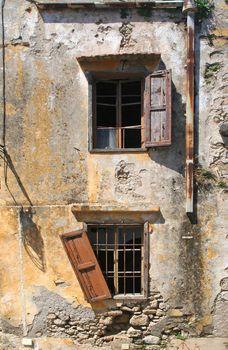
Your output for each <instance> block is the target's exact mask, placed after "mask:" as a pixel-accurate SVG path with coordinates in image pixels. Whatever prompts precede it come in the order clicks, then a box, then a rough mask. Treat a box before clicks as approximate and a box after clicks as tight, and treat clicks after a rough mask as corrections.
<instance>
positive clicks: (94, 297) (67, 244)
mask: <svg viewBox="0 0 228 350" xmlns="http://www.w3.org/2000/svg"><path fill="white" fill-rule="evenodd" d="M61 240H62V243H63V245H64V248H65V250H66V253H67V255H68V258H69V260H70V262H71V265H72V267H73V269H74V272H75V274H76V276H77V278H78V280H79V283H80V285H81V288H82V290H83V291H84V293H85V296H86V299H87V300H88V301H89V302H94V301H99V300H104V299H109V298H111V294H110V292H109V289H108V286H107V284H106V281H105V279H104V276H103V274H102V272H101V269H100V266H99V264H98V262H97V259H96V257H95V254H94V252H93V249H92V247H91V245H90V242H89V239H88V237H87V234H86V232H85V230H78V231H73V232H68V233H64V234H62V235H61Z"/></svg>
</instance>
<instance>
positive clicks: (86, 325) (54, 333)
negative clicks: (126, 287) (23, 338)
mask: <svg viewBox="0 0 228 350" xmlns="http://www.w3.org/2000/svg"><path fill="white" fill-rule="evenodd" d="M167 312H168V313H167ZM169 314H170V315H171V316H168V315H169ZM181 316H183V314H182V312H181V310H178V309H172V310H168V306H167V305H166V304H165V303H164V300H163V297H162V295H161V294H160V293H158V292H154V293H152V294H151V296H150V297H149V300H148V301H138V300H134V301H125V302H124V301H123V302H119V303H118V302H117V303H116V307H114V306H113V307H109V310H108V311H106V312H102V313H98V314H97V315H96V316H95V317H94V319H93V320H88V322H84V321H83V318H82V319H81V320H78V319H76V318H75V316H74V315H71V314H70V315H69V314H67V313H66V312H65V311H64V310H59V311H57V312H55V313H52V312H51V313H49V314H48V315H47V335H48V336H51V337H71V338H73V339H75V340H77V342H78V343H81V344H90V345H96V346H103V345H105V344H107V343H109V342H112V341H113V340H115V339H116V338H118V337H121V339H122V341H123V340H124V339H125V340H124V341H125V342H127V343H131V344H132V346H134V345H135V346H136V348H137V345H140V344H141V345H142V344H144V346H145V348H147V346H148V349H149V348H150V347H149V346H150V345H157V344H161V343H164V342H165V341H166V339H167V338H168V335H169V334H173V333H180V332H181V330H182V331H183V324H182V322H183V320H184V318H183V317H181ZM186 327H187V326H185V328H186ZM38 335H39V334H38ZM131 348H134V347H131Z"/></svg>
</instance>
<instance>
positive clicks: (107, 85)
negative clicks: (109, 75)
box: [96, 81, 117, 96]
mask: <svg viewBox="0 0 228 350" xmlns="http://www.w3.org/2000/svg"><path fill="white" fill-rule="evenodd" d="M96 88H97V96H110V95H112V96H113V95H116V88H117V85H116V83H114V82H102V81H101V82H99V83H97V84H96Z"/></svg>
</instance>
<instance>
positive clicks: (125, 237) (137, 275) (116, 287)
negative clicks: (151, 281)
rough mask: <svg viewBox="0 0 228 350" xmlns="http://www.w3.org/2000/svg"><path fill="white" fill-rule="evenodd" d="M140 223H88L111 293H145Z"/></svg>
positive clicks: (142, 228) (144, 251) (145, 282)
mask: <svg viewBox="0 0 228 350" xmlns="http://www.w3.org/2000/svg"><path fill="white" fill-rule="evenodd" d="M144 231H145V230H144V226H143V225H89V226H88V231H87V233H88V238H89V240H90V243H91V246H92V249H93V251H94V253H95V255H96V258H97V260H98V263H99V266H100V268H101V271H102V273H103V275H104V278H105V280H106V283H107V285H108V288H109V290H110V293H111V294H112V295H129V294H132V295H133V296H137V295H138V296H140V295H142V296H143V295H145V294H146V288H147V279H146V275H147V273H146V271H145V266H146V264H145V262H146V260H147V257H146V254H147V249H146V250H145V232H144Z"/></svg>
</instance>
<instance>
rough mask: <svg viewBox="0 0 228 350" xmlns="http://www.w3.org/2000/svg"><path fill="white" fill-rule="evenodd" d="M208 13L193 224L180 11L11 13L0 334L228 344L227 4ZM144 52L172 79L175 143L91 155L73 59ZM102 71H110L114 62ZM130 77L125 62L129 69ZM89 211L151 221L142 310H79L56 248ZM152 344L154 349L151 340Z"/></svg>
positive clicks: (201, 47) (20, 4)
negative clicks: (188, 204) (203, 339)
mask: <svg viewBox="0 0 228 350" xmlns="http://www.w3.org/2000/svg"><path fill="white" fill-rule="evenodd" d="M213 11H214V12H213V17H212V18H210V19H206V20H204V21H203V22H202V23H198V24H197V28H196V108H195V117H196V123H195V136H196V150H195V151H196V160H197V162H198V163H199V165H200V166H199V169H198V170H197V171H196V181H197V186H196V187H197V189H198V191H197V196H196V199H197V209H196V215H195V216H194V218H192V217H190V218H189V217H188V216H187V215H186V212H185V176H184V175H185V174H184V171H185V102H186V95H185V87H186V86H185V85H186V18H185V17H184V16H183V15H182V12H181V9H175V10H165V9H163V10H159V9H153V10H148V9H147V8H146V9H136V8H135V9H125V8H122V9H121V8H116V9H111V8H106V9H102V8H97V9H89V8H85V9H73V8H64V9H63V8H61V9H59V8H46V9H38V8H37V7H36V5H35V4H33V3H30V2H28V1H25V0H20V1H15V0H7V1H6V4H5V10H4V22H5V51H4V53H5V57H4V58H5V114H6V119H5V126H4V122H3V121H2V120H1V123H2V130H3V134H2V135H3V139H2V141H1V144H3V143H4V137H5V142H6V153H5V157H3V158H5V159H3V158H2V157H1V167H0V173H1V190H0V191H1V192H0V193H1V196H0V205H1V209H0V210H1V216H0V221H1V225H0V231H1V234H0V240H1V247H2V249H1V251H2V254H1V273H0V280H1V283H0V284H1V292H0V293H1V305H2V306H1V318H2V325H3V327H2V328H3V334H5V335H7V334H8V335H11V334H14V335H15V334H16V335H18V336H22V335H23V334H24V335H28V336H31V337H34V338H36V339H39V338H40V337H43V336H49V337H59V336H60V337H65V338H71V339H73V340H74V341H79V342H81V343H86V342H87V343H88V344H96V345H98V346H101V345H103V344H104V342H106V343H107V342H109V341H113V340H115V339H114V338H115V337H114V335H116V337H118V336H119V337H120V338H121V337H122V338H123V339H122V338H121V339H122V340H121V341H122V342H125V343H126V342H128V341H129V342H131V343H132V344H133V343H134V341H133V340H134V339H135V338H140V337H141V338H142V339H144V343H146V344H155V345H156V341H157V344H158V343H159V342H160V341H165V340H166V337H168V336H169V335H170V334H173V332H174V333H175V332H177V333H178V332H185V333H184V334H186V335H214V336H221V337H228V333H227V329H228V325H227V317H226V315H227V311H228V309H227V308H228V306H227V304H228V301H227V300H228V298H227V293H228V285H227V284H228V282H227V280H228V274H227V273H228V264H227V253H228V240H227V176H228V169H227V135H226V136H223V137H222V136H221V134H220V133H219V129H220V128H221V125H225V122H228V120H227V91H228V90H227V78H228V75H227V72H226V64H225V62H226V59H227V30H226V29H225V20H224V18H225V13H226V11H227V4H226V3H225V2H224V1H222V0H221V1H220V0H217V1H216V3H215V9H214V10H213ZM142 53H144V54H150V55H151V57H152V58H151V65H152V66H153V67H156V66H157V67H162V68H166V69H171V70H172V92H173V113H172V119H173V128H172V130H173V141H172V145H171V146H169V147H164V148H156V149H149V150H148V151H143V152H121V153H91V152H89V151H88V141H89V130H88V114H89V89H88V80H87V76H86V68H85V67H83V64H80V63H79V60H78V59H77V58H78V57H81V56H87V57H89V56H96V55H100V56H102V55H120V54H139V55H140V54H142ZM158 55H160V60H158ZM132 57H133V56H132ZM139 57H140V56H139ZM155 58H156V59H155ZM156 60H157V61H156ZM137 64H138V63H137ZM103 66H104V70H110V69H111V70H113V65H112V64H110V62H109V61H104V64H103ZM110 67H111V68H110ZM132 67H133V68H134V64H133V63H132V62H131V61H130V60H129V61H127V63H126V66H125V68H124V69H126V70H130V69H132ZM95 68H96V65H95ZM114 69H115V68H114ZM2 84H3V81H2ZM1 102H2V105H1V108H2V111H3V110H4V101H3V100H2V101H1ZM226 125H227V124H226ZM1 154H2V152H1ZM120 170H121V171H120ZM123 175H124V176H123ZM83 206H86V207H88V208H95V209H96V208H99V210H98V214H97V215H98V216H97V217H98V219H99V218H100V220H101V221H102V220H104V213H103V214H102V211H103V212H104V210H105V208H106V209H107V208H109V212H110V214H109V220H110V221H112V220H113V221H114V220H115V214H114V213H113V211H112V210H111V209H112V208H115V209H116V208H117V209H118V208H121V210H122V214H121V215H122V216H123V220H124V215H127V214H125V212H127V211H128V210H129V208H130V209H131V210H132V211H138V213H140V211H143V210H145V211H146V210H148V208H149V209H150V210H151V214H149V217H144V219H145V220H148V219H149V221H150V224H151V229H152V233H151V234H150V247H149V252H150V271H149V277H150V300H149V301H148V302H143V303H139V302H137V301H131V302H130V303H129V302H126V301H121V302H117V301H114V300H111V301H106V302H100V303H97V304H93V305H91V304H89V303H87V302H86V301H85V298H84V295H83V292H82V290H81V287H80V285H79V282H78V281H77V279H76V277H75V275H74V273H73V270H72V268H71V265H70V263H69V261H68V259H67V257H66V254H65V252H64V249H63V247H62V244H61V241H60V238H59V235H60V234H61V233H63V232H67V231H69V230H72V229H75V228H80V227H81V225H82V222H86V221H89V218H90V215H91V214H90V213H88V211H89V210H87V211H86V212H84V211H83V209H82V208H83ZM155 208H160V210H159V211H155V212H153V209H155ZM102 215H103V217H102ZM137 215H139V216H140V214H136V220H137ZM140 218H141V216H140ZM140 220H141V219H140ZM120 304H121V305H120ZM127 308H128V309H127ZM110 310H111V311H110ZM145 310H147V311H145ZM148 310H149V311H148ZM151 310H153V311H151ZM110 312H111V314H110ZM124 324H125V326H123V325H124ZM126 324H127V326H126ZM181 325H182V326H181ZM183 325H184V326H183ZM86 327H87V328H86ZM97 328H100V329H101V331H100V332H97ZM131 328H132V329H131ZM137 332H138V333H137ZM165 332H166V333H165ZM88 334H89V336H87V335H88ZM108 336H110V338H109V339H108ZM148 336H149V337H150V336H154V337H155V338H156V337H157V338H158V339H157V340H156V339H154V340H148V338H147V339H146V340H145V338H146V337H148ZM6 338H7V337H6ZM6 338H5V339H6ZM69 341H70V340H69ZM121 341H120V343H121ZM150 341H154V342H155V343H150ZM5 342H6V340H5ZM9 342H10V341H9ZM69 344H71V343H69ZM69 344H68V345H69ZM6 346H8V345H5V348H6V349H7V347H6ZM9 346H10V345H9ZM69 346H70V345H69ZM132 346H133V345H132Z"/></svg>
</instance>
